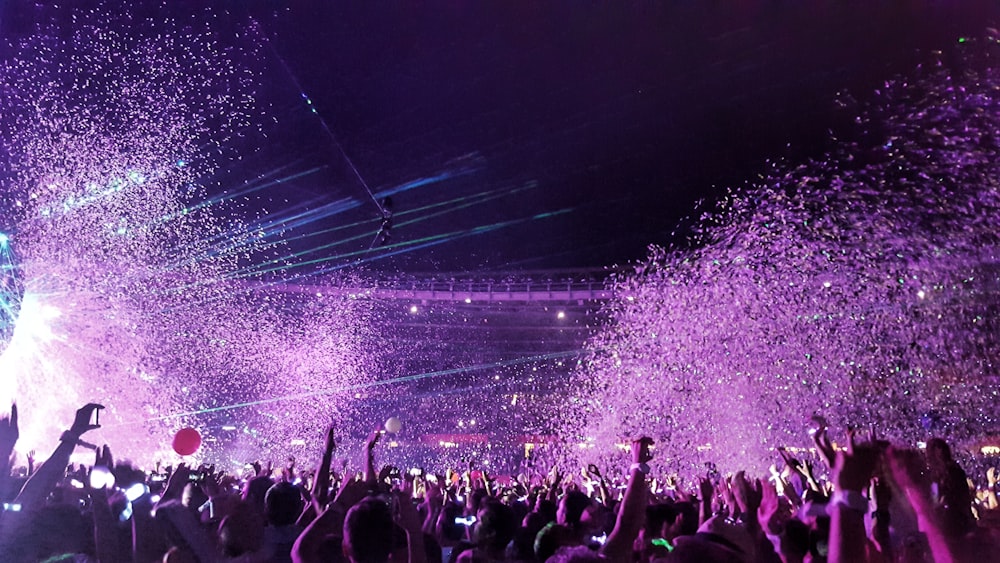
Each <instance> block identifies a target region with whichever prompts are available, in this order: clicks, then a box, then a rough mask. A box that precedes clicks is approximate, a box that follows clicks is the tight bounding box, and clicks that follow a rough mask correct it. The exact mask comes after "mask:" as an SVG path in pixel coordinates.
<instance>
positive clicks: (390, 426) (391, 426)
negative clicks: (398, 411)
mask: <svg viewBox="0 0 1000 563" xmlns="http://www.w3.org/2000/svg"><path fill="white" fill-rule="evenodd" d="M401 428H403V423H402V422H400V420H399V419H398V418H396V417H394V416H393V417H389V420H387V421H385V431H386V432H389V433H390V434H395V433H397V432H399V430H400V429H401Z"/></svg>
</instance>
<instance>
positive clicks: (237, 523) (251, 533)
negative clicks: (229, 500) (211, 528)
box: [219, 510, 264, 557]
mask: <svg viewBox="0 0 1000 563" xmlns="http://www.w3.org/2000/svg"><path fill="white" fill-rule="evenodd" d="M263 543H264V523H263V522H262V521H261V519H260V517H259V516H258V515H257V514H256V513H254V512H253V511H251V510H234V511H233V513H232V514H230V515H228V516H226V517H225V518H223V519H222V521H221V522H219V545H220V547H221V548H222V552H223V553H224V554H225V555H226V556H227V557H239V556H240V555H244V554H247V553H252V552H254V551H257V550H258V549H260V548H261V546H262V545H263Z"/></svg>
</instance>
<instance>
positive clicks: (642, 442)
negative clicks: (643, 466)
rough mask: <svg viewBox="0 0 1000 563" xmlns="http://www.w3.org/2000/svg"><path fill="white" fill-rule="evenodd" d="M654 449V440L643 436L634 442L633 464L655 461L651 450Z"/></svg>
mask: <svg viewBox="0 0 1000 563" xmlns="http://www.w3.org/2000/svg"><path fill="white" fill-rule="evenodd" d="M652 447H653V439H652V438H650V437H649V436H643V437H642V438H637V439H635V440H632V463H646V462H647V461H649V460H651V459H653V454H652V453H650V451H649V449H650V448H652Z"/></svg>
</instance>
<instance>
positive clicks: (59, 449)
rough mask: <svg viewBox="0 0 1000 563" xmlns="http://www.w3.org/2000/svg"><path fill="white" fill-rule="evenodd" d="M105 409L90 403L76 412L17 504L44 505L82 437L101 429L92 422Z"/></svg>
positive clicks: (22, 492) (22, 491)
mask: <svg viewBox="0 0 1000 563" xmlns="http://www.w3.org/2000/svg"><path fill="white" fill-rule="evenodd" d="M103 408H104V407H103V406H102V405H98V404H96V403H89V404H87V405H84V406H82V407H80V408H79V409H78V410H77V411H76V418H75V419H74V420H73V426H71V427H70V429H69V430H67V431H66V432H63V435H62V437H61V438H60V439H59V445H58V446H56V449H55V451H54V452H52V455H51V456H49V459H48V460H46V461H45V463H43V464H42V466H41V467H39V468H38V471H36V472H35V474H34V475H32V476H31V477H30V478H29V479H28V482H27V483H25V484H24V487H23V488H22V489H21V492H20V493H19V494H18V495H17V501H16V502H19V503H21V504H23V505H25V506H40V505H41V504H42V502H43V501H44V500H45V498H46V497H48V496H49V493H51V492H52V489H53V488H54V487H55V486H56V483H58V482H59V479H60V478H61V477H62V476H63V473H64V472H65V471H66V466H67V465H69V456H70V455H72V453H73V450H74V449H76V445H77V442H78V441H80V437H81V436H83V435H84V433H86V432H89V431H91V430H94V429H96V428H100V427H101V426H100V425H99V424H97V423H96V422H95V423H91V422H90V421H91V419H92V418H93V419H95V420H96V418H95V414H96V413H97V412H98V411H99V410H101V409H103Z"/></svg>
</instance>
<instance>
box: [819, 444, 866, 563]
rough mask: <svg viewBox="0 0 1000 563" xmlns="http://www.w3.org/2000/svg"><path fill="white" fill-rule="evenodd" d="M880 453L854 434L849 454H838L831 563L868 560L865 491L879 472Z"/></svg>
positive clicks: (834, 480) (835, 465) (834, 482)
mask: <svg viewBox="0 0 1000 563" xmlns="http://www.w3.org/2000/svg"><path fill="white" fill-rule="evenodd" d="M877 461H878V452H877V450H876V449H875V447H874V446H873V445H872V444H861V445H859V444H856V443H855V439H854V432H852V431H848V433H847V451H839V452H837V457H836V460H835V462H834V465H833V473H832V474H831V477H832V479H833V498H832V499H831V500H830V506H829V508H828V512H829V513H830V553H829V557H828V559H827V561H829V562H830V563H838V562H839V563H848V562H854V561H866V560H867V546H868V537H867V534H866V532H865V513H866V512H868V506H869V504H868V499H867V498H865V497H864V495H862V491H865V490H867V489H868V484H869V482H870V481H871V479H872V475H873V474H874V471H875V463H876V462H877Z"/></svg>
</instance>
